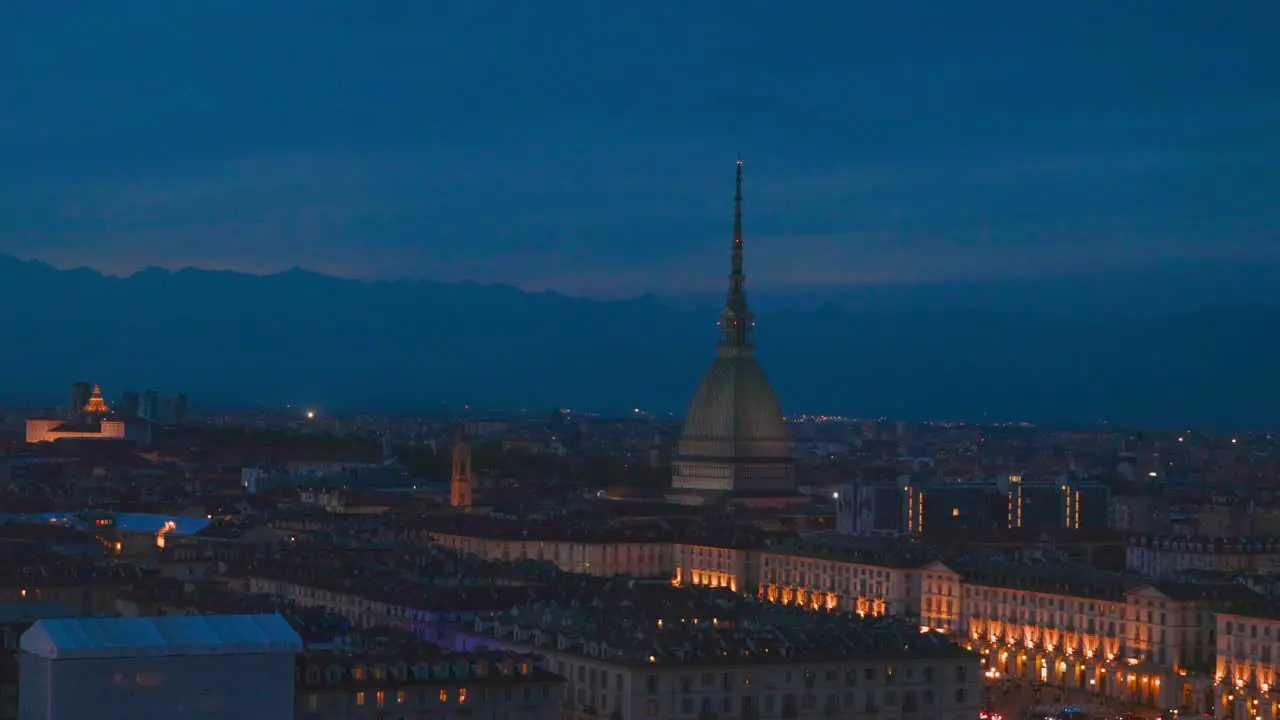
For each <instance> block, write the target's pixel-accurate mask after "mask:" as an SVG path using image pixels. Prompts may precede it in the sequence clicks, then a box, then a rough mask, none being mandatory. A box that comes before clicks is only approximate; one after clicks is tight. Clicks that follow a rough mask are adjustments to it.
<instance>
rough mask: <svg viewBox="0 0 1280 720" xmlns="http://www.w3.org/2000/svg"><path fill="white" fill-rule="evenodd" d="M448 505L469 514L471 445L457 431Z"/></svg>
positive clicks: (454, 441) (464, 436)
mask: <svg viewBox="0 0 1280 720" xmlns="http://www.w3.org/2000/svg"><path fill="white" fill-rule="evenodd" d="M449 504H450V505H452V506H453V507H456V508H462V509H463V510H464V511H466V512H471V443H470V442H468V441H467V436H466V434H465V433H463V432H461V431H459V432H458V434H457V435H455V436H454V439H453V472H452V474H451V476H450V480H449Z"/></svg>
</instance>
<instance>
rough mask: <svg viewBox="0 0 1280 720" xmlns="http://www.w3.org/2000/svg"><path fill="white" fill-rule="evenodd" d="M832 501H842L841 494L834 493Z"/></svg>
mask: <svg viewBox="0 0 1280 720" xmlns="http://www.w3.org/2000/svg"><path fill="white" fill-rule="evenodd" d="M831 499H832V500H839V499H840V493H838V492H833V493H831Z"/></svg>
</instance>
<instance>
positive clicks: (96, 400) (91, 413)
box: [27, 383, 151, 445]
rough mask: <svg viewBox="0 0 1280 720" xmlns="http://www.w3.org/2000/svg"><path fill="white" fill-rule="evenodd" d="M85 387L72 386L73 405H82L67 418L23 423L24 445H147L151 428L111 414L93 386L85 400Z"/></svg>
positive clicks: (72, 410) (74, 408)
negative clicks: (122, 442)
mask: <svg viewBox="0 0 1280 720" xmlns="http://www.w3.org/2000/svg"><path fill="white" fill-rule="evenodd" d="M86 388H88V383H76V384H75V385H73V386H72V391H71V397H72V401H73V402H80V401H81V400H83V405H79V406H76V407H73V408H72V409H71V412H70V413H69V417H67V418H30V419H28V420H27V442H28V443H32V444H35V443H42V442H53V441H55V440H62V439H66V438H87V439H97V440H133V441H136V442H138V443H139V444H141V445H145V444H147V443H148V442H150V441H151V426H150V425H148V424H146V423H139V422H130V421H128V420H126V419H124V418H121V417H116V416H114V415H112V414H111V408H110V407H109V406H108V405H107V403H106V401H105V400H103V398H102V388H100V387H98V386H97V385H94V386H93V389H92V391H91V392H89V393H88V395H87V397H86V396H85V392H84V391H85V389H86Z"/></svg>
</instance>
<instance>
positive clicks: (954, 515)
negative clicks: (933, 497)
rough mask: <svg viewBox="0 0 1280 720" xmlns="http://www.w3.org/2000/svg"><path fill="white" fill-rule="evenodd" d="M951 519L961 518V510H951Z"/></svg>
mask: <svg viewBox="0 0 1280 720" xmlns="http://www.w3.org/2000/svg"><path fill="white" fill-rule="evenodd" d="M951 517H960V508H951Z"/></svg>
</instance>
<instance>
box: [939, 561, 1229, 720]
mask: <svg viewBox="0 0 1280 720" xmlns="http://www.w3.org/2000/svg"><path fill="white" fill-rule="evenodd" d="M1247 593H1248V591H1247V590H1245V589H1244V588H1243V587H1241V586H1236V585H1227V586H1204V585H1191V584H1187V585H1180V584H1157V585H1140V586H1138V587H1133V588H1129V589H1127V590H1126V589H1125V588H1124V587H1123V586H1122V585H1121V584H1120V583H1119V582H1118V581H1116V582H1112V583H1102V584H1089V583H1083V582H1071V581H1067V580H1049V579H1043V578H1031V577H1022V578H1019V577H1011V576H1010V575H1008V574H1007V573H1001V574H999V575H994V574H993V575H990V576H987V577H981V576H969V577H966V578H965V582H964V587H963V592H962V600H963V628H962V632H963V633H964V634H965V635H967V636H968V638H969V640H968V643H969V644H970V647H972V649H974V650H977V651H978V652H980V653H981V654H982V655H983V658H984V667H985V668H986V670H987V674H988V677H993V678H999V677H1016V678H1023V679H1028V680H1039V681H1041V682H1044V683H1046V684H1048V685H1051V686H1062V687H1066V688H1069V689H1074V690H1084V691H1087V692H1091V693H1096V694H1098V695H1102V696H1105V697H1109V698H1114V699H1119V700H1122V701H1126V702H1133V703H1137V704H1141V705H1146V706H1154V707H1164V708H1172V707H1184V708H1191V709H1194V710H1196V711H1197V712H1201V711H1205V710H1212V709H1213V708H1214V707H1215V699H1214V693H1213V686H1214V683H1215V680H1214V678H1213V677H1212V667H1213V665H1214V659H1215V646H1214V641H1213V637H1214V634H1215V632H1214V630H1213V628H1214V623H1215V617H1216V613H1215V612H1214V609H1213V608H1214V607H1215V606H1216V605H1217V604H1218V603H1219V602H1220V601H1221V599H1222V598H1223V597H1224V596H1231V595H1243V594H1247ZM1218 665H1219V667H1220V668H1221V666H1222V660H1221V659H1219V660H1218ZM1222 674H1224V673H1223V672H1222V671H1221V670H1219V675H1222ZM1217 707H1218V708H1219V709H1220V708H1221V707H1222V705H1220V704H1217ZM1242 717H1243V716H1242Z"/></svg>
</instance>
